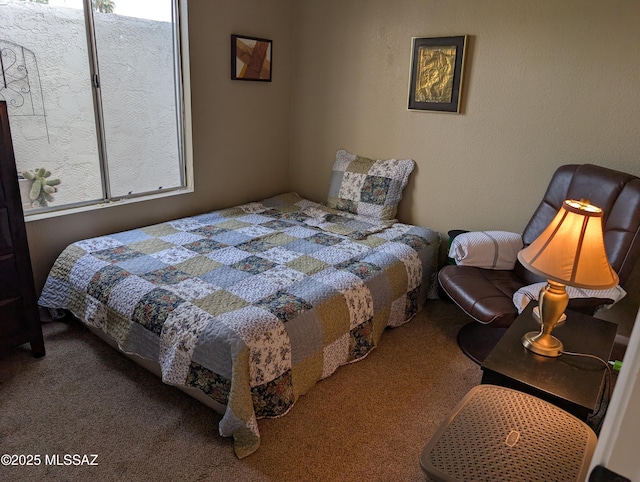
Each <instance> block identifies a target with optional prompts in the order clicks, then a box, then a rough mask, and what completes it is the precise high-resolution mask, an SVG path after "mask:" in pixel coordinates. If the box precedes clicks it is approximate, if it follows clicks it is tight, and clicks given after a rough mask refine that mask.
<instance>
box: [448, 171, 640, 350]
mask: <svg viewBox="0 0 640 482" xmlns="http://www.w3.org/2000/svg"><path fill="white" fill-rule="evenodd" d="M565 199H588V200H589V201H590V202H591V203H592V204H594V205H596V206H598V207H600V208H601V209H602V210H603V211H604V216H603V229H604V242H605V247H606V250H607V255H608V258H609V262H610V263H611V266H612V267H613V269H614V270H615V271H616V272H617V273H618V276H619V277H620V285H621V286H622V287H623V288H624V285H625V282H626V281H627V279H628V278H629V275H630V274H631V272H632V270H633V268H634V265H635V262H636V259H637V258H638V255H639V254H640V178H638V177H636V176H633V175H631V174H627V173H624V172H620V171H615V170H612V169H608V168H604V167H600V166H596V165H593V164H580V165H578V164H571V165H565V166H561V167H559V168H558V169H557V170H556V172H555V173H554V174H553V177H552V178H551V181H550V183H549V186H548V188H547V191H546V193H545V195H544V198H543V199H542V201H541V202H540V204H539V206H538V208H537V209H536V211H535V212H534V213H533V216H532V217H531V219H530V220H529V223H528V224H527V226H526V227H525V229H524V232H523V233H522V240H523V243H524V246H528V245H529V244H530V243H531V242H532V241H533V240H534V239H536V238H537V237H538V236H539V235H540V233H542V231H543V230H544V229H545V228H546V227H547V225H548V224H549V223H550V222H551V221H552V219H553V218H554V216H555V215H556V213H557V212H558V210H559V209H560V207H561V205H562V202H563V201H564V200H565ZM438 281H439V283H440V286H441V288H442V290H443V291H444V293H445V294H446V295H447V296H448V297H449V298H450V299H451V300H453V301H454V302H455V303H456V304H457V305H458V306H459V307H460V308H462V310H463V311H464V312H465V313H466V314H467V315H469V316H470V317H471V318H473V319H474V320H475V322H472V323H469V324H468V325H465V326H464V327H463V328H462V329H461V330H460V332H459V333H458V344H459V345H460V347H461V348H462V350H463V351H464V352H465V353H466V354H467V355H468V356H469V357H470V358H472V359H473V360H475V361H476V362H478V363H482V361H483V360H484V358H486V356H487V355H488V354H489V352H490V351H491V349H492V348H493V346H494V345H495V344H496V343H497V342H498V340H499V339H500V337H501V336H502V334H503V333H504V331H506V328H507V327H509V325H511V323H512V322H513V320H515V318H516V317H517V315H518V311H517V309H516V306H515V305H514V303H513V299H512V298H513V294H514V293H515V292H516V291H517V290H518V289H520V288H522V287H523V286H527V285H530V284H533V283H538V282H541V281H545V280H544V279H542V278H540V277H539V276H537V275H535V274H533V273H532V272H530V271H528V270H527V269H525V268H524V267H523V266H522V265H521V264H520V262H518V261H517V262H516V265H515V267H514V269H513V270H491V269H482V268H476V267H470V266H458V265H450V266H445V267H444V268H442V269H441V270H440V271H439V273H438ZM612 302H613V301H612V300H610V299H602V298H597V299H594V298H573V299H571V300H570V301H569V306H568V309H570V310H574V311H580V312H582V313H587V314H593V313H594V312H595V310H596V309H597V308H598V307H599V306H601V305H603V304H610V303H612ZM487 328H489V329H487Z"/></svg>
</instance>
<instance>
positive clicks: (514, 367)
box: [482, 302, 618, 420]
mask: <svg viewBox="0 0 640 482" xmlns="http://www.w3.org/2000/svg"><path fill="white" fill-rule="evenodd" d="M536 304H537V303H535V302H534V303H529V305H528V306H527V308H526V309H525V310H524V311H523V312H522V314H521V315H520V316H518V317H517V318H516V320H515V321H514V322H513V324H512V325H511V326H510V327H509V329H508V330H507V331H506V332H505V334H504V335H503V337H502V339H501V340H500V341H499V342H498V344H497V345H496V346H495V348H494V349H493V350H492V351H491V352H490V353H489V356H487V358H486V359H485V361H484V362H483V363H482V371H483V374H482V383H487V384H493V385H501V386H504V387H508V388H513V389H516V390H520V391H523V392H527V393H530V394H532V395H535V396H537V397H539V398H542V399H543V400H547V401H548V402H550V403H553V404H554V405H556V406H558V407H560V408H562V409H564V410H566V411H567V412H569V413H571V414H573V415H575V416H576V417H578V418H580V419H581V420H586V419H587V417H588V416H589V415H591V414H592V413H593V412H594V411H595V410H596V408H598V405H599V403H600V400H601V395H602V390H603V388H604V383H605V374H606V368H605V366H604V365H603V364H602V363H601V362H600V361H598V360H595V359H593V358H587V357H578V356H571V355H564V354H563V355H561V356H559V357H557V358H549V357H544V356H540V355H536V354H535V353H533V352H530V351H529V350H527V349H526V348H525V347H524V346H523V345H522V342H521V338H522V335H524V334H525V333H526V332H528V331H538V330H539V326H540V325H539V323H538V321H537V320H536V319H535V318H534V317H533V314H532V310H533V307H534V306H535V305H536ZM566 315H567V320H566V321H565V322H564V323H563V324H562V325H560V326H557V327H556V328H555V329H554V330H553V335H554V336H555V337H557V338H559V339H560V340H561V341H562V343H563V344H564V351H567V352H577V353H588V354H591V355H595V356H597V357H599V358H601V359H602V360H604V361H605V362H608V361H609V357H610V356H611V350H612V348H613V343H614V341H615V336H616V331H617V328H618V327H617V325H616V324H615V323H612V322H610V321H605V320H600V319H598V318H594V317H592V316H588V315H584V314H582V313H578V312H573V311H569V310H567V311H566Z"/></svg>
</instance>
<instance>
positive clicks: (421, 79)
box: [409, 35, 467, 113]
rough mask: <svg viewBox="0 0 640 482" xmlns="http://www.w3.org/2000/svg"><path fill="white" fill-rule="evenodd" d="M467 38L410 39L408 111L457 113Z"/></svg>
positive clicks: (464, 36)
mask: <svg viewBox="0 0 640 482" xmlns="http://www.w3.org/2000/svg"><path fill="white" fill-rule="evenodd" d="M466 45H467V35H461V36H455V37H432V38H418V37H414V38H412V48H411V75H410V81H409V109H410V110H421V111H438V112H454V113H459V112H460V101H461V88H462V78H463V74H464V57H465V51H466Z"/></svg>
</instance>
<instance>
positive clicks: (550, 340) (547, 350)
mask: <svg viewBox="0 0 640 482" xmlns="http://www.w3.org/2000/svg"><path fill="white" fill-rule="evenodd" d="M522 344H523V345H524V346H525V348H526V349H527V350H529V351H532V352H533V353H536V354H538V355H542V356H548V357H557V356H560V355H561V354H562V351H563V350H564V347H563V345H562V342H561V341H560V340H558V339H557V338H556V337H555V336H553V335H546V336H545V334H543V333H540V332H539V331H530V332H529V333H525V334H524V336H523V337H522Z"/></svg>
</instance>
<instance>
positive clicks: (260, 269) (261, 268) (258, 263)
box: [231, 256, 276, 274]
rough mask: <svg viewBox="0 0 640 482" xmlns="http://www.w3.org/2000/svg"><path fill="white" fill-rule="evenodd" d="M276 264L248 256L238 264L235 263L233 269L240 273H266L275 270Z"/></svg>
mask: <svg viewBox="0 0 640 482" xmlns="http://www.w3.org/2000/svg"><path fill="white" fill-rule="evenodd" d="M274 266H276V264H275V263H274V262H272V261H269V260H268V259H264V258H259V257H258V256H248V257H246V258H244V259H242V260H241V261H238V262H237V263H233V264H232V265H231V268H233V269H237V270H238V271H246V272H247V273H250V274H259V273H264V272H265V271H267V270H269V269H271V268H273V267H274Z"/></svg>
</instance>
